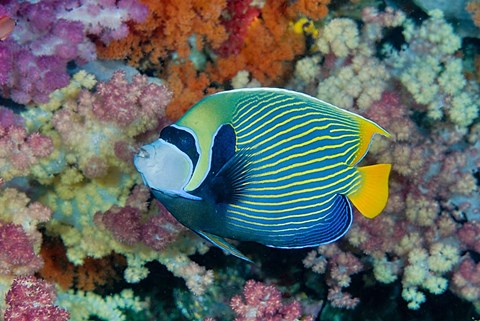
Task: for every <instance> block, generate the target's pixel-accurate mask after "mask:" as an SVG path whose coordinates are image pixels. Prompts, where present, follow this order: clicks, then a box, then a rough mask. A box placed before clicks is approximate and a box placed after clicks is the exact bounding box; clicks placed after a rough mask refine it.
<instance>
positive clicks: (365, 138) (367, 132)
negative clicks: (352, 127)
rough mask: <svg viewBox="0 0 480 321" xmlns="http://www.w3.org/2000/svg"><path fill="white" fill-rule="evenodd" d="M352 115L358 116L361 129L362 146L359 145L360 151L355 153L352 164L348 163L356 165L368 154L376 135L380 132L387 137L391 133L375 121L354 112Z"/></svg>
mask: <svg viewBox="0 0 480 321" xmlns="http://www.w3.org/2000/svg"><path fill="white" fill-rule="evenodd" d="M352 115H353V116H355V117H357V118H358V124H359V130H360V146H359V147H358V151H357V153H356V154H355V158H354V159H353V161H352V162H351V163H350V164H348V165H351V166H354V165H356V164H358V162H360V161H361V160H362V159H363V157H364V156H365V154H367V152H368V149H369V148H370V144H371V142H372V138H373V136H374V135H376V134H379V135H383V136H385V137H391V135H390V133H389V132H387V131H386V130H385V129H383V128H382V127H380V126H379V125H377V124H375V123H374V122H372V121H370V120H368V119H366V118H363V117H361V116H359V115H356V114H353V113H352Z"/></svg>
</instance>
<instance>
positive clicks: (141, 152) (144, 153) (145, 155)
mask: <svg viewBox="0 0 480 321" xmlns="http://www.w3.org/2000/svg"><path fill="white" fill-rule="evenodd" d="M135 157H138V158H149V157H150V154H149V153H148V152H147V150H146V149H145V148H143V147H140V150H139V151H138V153H136V154H135Z"/></svg>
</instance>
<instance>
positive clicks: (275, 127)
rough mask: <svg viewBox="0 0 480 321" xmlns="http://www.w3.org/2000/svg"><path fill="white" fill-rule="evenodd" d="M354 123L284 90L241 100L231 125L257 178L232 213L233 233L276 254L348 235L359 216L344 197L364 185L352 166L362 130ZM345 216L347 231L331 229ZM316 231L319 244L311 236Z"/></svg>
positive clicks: (231, 207) (229, 211)
mask: <svg viewBox="0 0 480 321" xmlns="http://www.w3.org/2000/svg"><path fill="white" fill-rule="evenodd" d="M346 116H350V114H346V113H344V112H343V111H340V110H339V109H337V108H330V106H321V105H313V104H310V103H309V102H308V101H304V100H300V99H298V98H297V97H296V96H286V95H284V94H283V93H282V92H277V91H273V92H265V93H260V94H257V95H254V96H252V97H248V98H246V99H244V100H240V101H239V102H238V104H237V108H236V111H235V113H234V115H233V117H232V120H231V124H232V126H233V128H234V130H235V132H236V136H237V149H240V150H242V149H243V150H247V151H248V153H249V155H250V157H249V165H248V168H249V173H248V181H247V184H246V186H245V188H244V189H243V190H242V194H241V197H240V198H239V199H238V202H236V203H235V204H229V206H228V208H227V211H226V215H227V220H226V223H227V225H228V229H231V230H232V231H235V232H236V233H238V234H242V236H243V234H246V235H245V236H244V237H246V238H250V239H253V240H255V239H262V243H265V244H267V245H271V246H276V247H305V246H315V245H319V244H321V243H328V242H330V241H333V240H335V239H337V238H338V237H339V236H340V235H341V234H343V232H344V231H345V230H346V229H347V228H348V227H349V226H350V224H351V213H350V210H349V209H348V206H346V201H345V199H344V197H343V196H342V195H348V194H350V193H352V192H353V191H356V189H357V188H358V186H359V184H360V173H359V172H358V171H357V170H356V169H355V168H354V167H351V166H349V164H352V162H353V161H354V159H355V156H356V152H357V151H358V150H359V146H360V136H359V134H358V133H359V125H358V123H356V122H355V121H354V120H355V119H352V117H346ZM339 213H340V215H342V216H343V219H342V220H341V222H339V224H337V225H334V226H331V225H330V224H327V223H328V222H330V221H332V220H334V219H333V218H332V217H333V216H335V215H339ZM311 230H314V231H315V234H316V235H315V237H310V238H308V237H306V236H308V234H309V231H311ZM320 234H323V236H324V237H323V238H322V237H319V236H320Z"/></svg>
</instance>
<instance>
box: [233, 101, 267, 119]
mask: <svg viewBox="0 0 480 321" xmlns="http://www.w3.org/2000/svg"><path fill="white" fill-rule="evenodd" d="M258 102H260V99H259V97H258V96H252V97H248V98H244V99H243V100H241V101H239V102H238V103H237V105H236V106H235V112H234V113H233V116H232V122H233V121H237V120H238V119H239V118H240V115H241V114H243V113H244V112H245V111H244V110H245V109H247V108H250V106H251V105H253V104H255V103H258Z"/></svg>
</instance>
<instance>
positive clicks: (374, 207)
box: [348, 164, 392, 218]
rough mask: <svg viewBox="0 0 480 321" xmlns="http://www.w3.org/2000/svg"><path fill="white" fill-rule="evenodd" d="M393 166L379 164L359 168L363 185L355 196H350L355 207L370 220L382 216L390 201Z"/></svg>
mask: <svg viewBox="0 0 480 321" xmlns="http://www.w3.org/2000/svg"><path fill="white" fill-rule="evenodd" d="M391 168H392V164H377V165H371V166H364V167H359V168H358V171H359V172H360V174H361V175H362V184H361V186H360V188H359V189H358V190H356V191H355V192H354V193H353V194H351V195H348V198H349V199H350V201H352V203H353V205H354V206H355V207H356V208H357V209H358V210H359V211H360V213H362V214H363V216H365V217H368V218H374V217H375V216H377V215H378V214H380V213H381V212H382V211H383V209H384V208H385V206H386V205H387V200H388V176H389V175H390V169H391Z"/></svg>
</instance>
